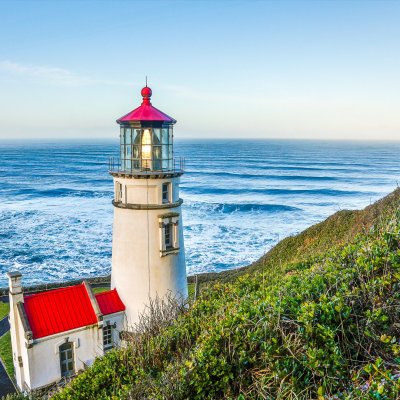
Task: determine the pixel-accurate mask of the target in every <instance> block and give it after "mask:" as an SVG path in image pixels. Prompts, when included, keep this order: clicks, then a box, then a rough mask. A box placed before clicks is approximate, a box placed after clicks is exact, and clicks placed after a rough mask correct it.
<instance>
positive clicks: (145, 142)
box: [142, 129, 151, 168]
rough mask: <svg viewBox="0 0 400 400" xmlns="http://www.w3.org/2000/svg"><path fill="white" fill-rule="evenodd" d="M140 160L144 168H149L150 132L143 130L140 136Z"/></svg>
mask: <svg viewBox="0 0 400 400" xmlns="http://www.w3.org/2000/svg"><path fill="white" fill-rule="evenodd" d="M142 160H143V167H144V168H151V164H150V161H151V132H150V129H145V130H144V131H143V135H142Z"/></svg>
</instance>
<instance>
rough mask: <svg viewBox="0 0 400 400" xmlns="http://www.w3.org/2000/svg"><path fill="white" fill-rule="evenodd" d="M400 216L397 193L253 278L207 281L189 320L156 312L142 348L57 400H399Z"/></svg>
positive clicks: (268, 261)
mask: <svg viewBox="0 0 400 400" xmlns="http://www.w3.org/2000/svg"><path fill="white" fill-rule="evenodd" d="M399 209H400V190H399V189H397V190H396V191H395V192H393V193H392V194H391V195H389V196H387V197H385V198H384V199H382V200H381V201H379V202H377V203H375V204H374V205H372V206H369V207H367V208H366V209H365V210H363V211H341V212H339V213H336V214H335V215H333V216H332V217H330V218H328V219H327V220H326V221H324V222H322V223H321V224H317V225H315V226H313V227H311V228H309V229H307V230H306V231H304V232H302V233H301V234H299V235H297V236H293V237H290V238H287V239H285V240H283V241H282V242H280V243H279V244H278V245H277V246H275V247H274V248H273V249H272V250H271V251H270V252H268V253H267V254H266V255H265V256H264V257H263V258H261V259H260V260H259V261H258V262H256V263H254V264H253V265H252V266H250V267H248V268H243V269H241V270H237V271H234V272H229V273H225V274H221V275H219V276H220V278H219V279H217V277H218V275H217V276H216V275H215V274H213V275H211V276H210V277H208V279H207V280H206V279H205V277H203V282H204V283H203V286H202V291H201V293H200V296H199V298H198V299H197V301H196V302H195V303H194V304H193V305H192V306H191V307H190V308H189V309H186V308H184V307H183V308H182V307H181V308H178V307H176V308H175V311H176V312H178V313H179V316H178V318H177V319H171V318H168V317H167V316H164V317H160V314H159V313H157V311H159V310H157V309H156V310H153V311H155V312H154V313H153V316H154V315H155V316H156V317H155V318H153V319H150V320H146V321H144V322H143V324H142V325H141V327H140V328H141V332H142V333H141V334H140V335H136V336H135V337H134V338H132V345H131V346H129V347H128V348H125V349H119V350H114V351H112V352H110V353H108V354H107V355H106V356H104V357H103V358H101V359H98V360H96V361H95V363H94V365H93V366H92V367H91V368H89V369H88V370H87V371H85V372H84V373H82V374H81V375H80V376H78V377H77V378H76V379H75V380H74V381H72V383H71V384H69V386H67V387H66V388H64V389H63V390H62V391H61V392H59V393H55V394H54V396H53V398H54V399H56V400H64V399H107V398H112V399H188V398H190V399H260V398H264V399H271V400H272V399H282V400H283V399H317V398H318V399H359V400H361V399H382V400H383V399H397V398H399V397H400V340H399V338H400V211H399ZM210 278H211V279H210ZM168 306H169V307H170V310H169V311H171V308H173V307H174V304H173V303H171V304H169V305H168ZM156 308H157V307H156Z"/></svg>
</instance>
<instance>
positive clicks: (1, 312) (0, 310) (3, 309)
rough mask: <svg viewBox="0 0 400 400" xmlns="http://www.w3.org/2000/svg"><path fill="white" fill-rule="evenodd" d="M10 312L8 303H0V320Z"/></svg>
mask: <svg viewBox="0 0 400 400" xmlns="http://www.w3.org/2000/svg"><path fill="white" fill-rule="evenodd" d="M9 312H10V305H9V304H8V303H3V302H2V301H0V320H2V319H3V318H4V317H6V316H7V315H8V313H9Z"/></svg>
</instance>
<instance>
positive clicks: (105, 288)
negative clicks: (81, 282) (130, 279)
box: [92, 286, 110, 294]
mask: <svg viewBox="0 0 400 400" xmlns="http://www.w3.org/2000/svg"><path fill="white" fill-rule="evenodd" d="M92 290H93V293H94V294H96V293H102V292H107V290H110V287H109V286H107V287H94V288H92Z"/></svg>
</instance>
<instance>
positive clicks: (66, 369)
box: [59, 342, 75, 377]
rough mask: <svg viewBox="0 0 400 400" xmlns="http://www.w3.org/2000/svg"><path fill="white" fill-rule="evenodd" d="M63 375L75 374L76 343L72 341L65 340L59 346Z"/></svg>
mask: <svg viewBox="0 0 400 400" xmlns="http://www.w3.org/2000/svg"><path fill="white" fill-rule="evenodd" d="M59 352H60V367H61V376H63V377H64V376H65V377H68V376H71V375H73V374H74V372H75V371H74V345H73V343H72V342H65V343H63V344H62V345H61V346H60V347H59Z"/></svg>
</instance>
